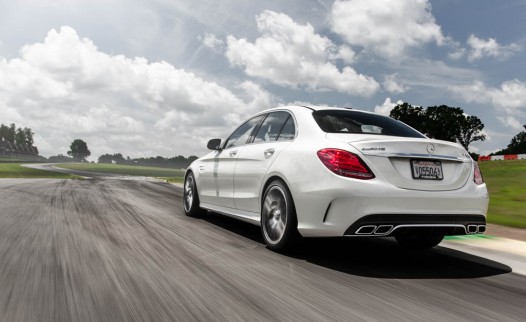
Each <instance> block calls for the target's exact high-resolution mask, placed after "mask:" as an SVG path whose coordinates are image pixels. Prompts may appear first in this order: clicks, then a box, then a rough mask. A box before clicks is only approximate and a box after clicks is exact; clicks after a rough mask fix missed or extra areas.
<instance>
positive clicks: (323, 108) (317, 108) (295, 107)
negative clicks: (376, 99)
mask: <svg viewBox="0 0 526 322" xmlns="http://www.w3.org/2000/svg"><path fill="white" fill-rule="evenodd" d="M283 109H289V110H292V111H294V110H302V109H310V110H313V111H327V110H332V111H334V110H336V111H349V110H352V111H356V112H362V113H368V114H376V113H374V112H371V111H364V110H359V109H354V108H351V107H336V106H320V105H288V106H279V107H275V108H271V109H268V110H265V111H262V112H261V113H268V112H272V111H275V110H283ZM258 114H260V113H258Z"/></svg>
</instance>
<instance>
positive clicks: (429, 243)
mask: <svg viewBox="0 0 526 322" xmlns="http://www.w3.org/2000/svg"><path fill="white" fill-rule="evenodd" d="M395 239H396V241H397V242H398V244H399V245H400V246H401V247H404V248H407V249H419V250H423V249H429V248H433V247H435V246H436V245H438V244H440V242H441V241H442V240H443V239H444V235H442V234H419V235H408V236H406V235H401V236H395Z"/></svg>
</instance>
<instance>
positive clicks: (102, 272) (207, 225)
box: [0, 177, 526, 321]
mask: <svg viewBox="0 0 526 322" xmlns="http://www.w3.org/2000/svg"><path fill="white" fill-rule="evenodd" d="M181 194H182V190H181V189H180V188H178V187H175V186H173V185H170V184H166V183H162V182H149V181H145V180H122V178H109V177H108V178H102V177H98V178H97V177H93V178H92V179H87V180H55V179H0V320H1V321H189V320H202V321H206V320H207V321H218V320H223V321H235V320H251V321H253V320H289V321H326V320H341V321H360V320H365V321H387V320H389V321H464V320H468V321H496V320H497V321H521V320H522V321H524V319H525V317H526V305H525V304H526V277H524V276H521V275H518V274H515V273H513V272H511V269H510V268H509V267H508V266H506V265H503V264H501V263H498V262H494V261H490V260H488V259H485V258H482V257H477V256H473V255H469V254H467V253H463V252H460V251H456V250H452V249H448V248H445V247H437V248H435V249H433V250H431V251H428V252H421V253H414V252H407V251H403V250H401V249H399V248H398V247H397V246H396V243H394V242H393V241H390V240H384V239H373V240H369V239H351V238H349V239H339V240H307V241H306V242H305V244H304V245H303V247H302V248H301V249H300V250H298V251H297V252H296V253H294V254H290V255H280V254H277V253H274V252H271V251H269V250H267V249H266V248H265V246H264V244H263V240H262V238H261V236H260V231H259V228H258V227H256V226H252V225H250V224H246V223H242V222H238V221H236V220H233V219H230V218H227V217H223V216H220V215H216V214H209V215H208V216H207V217H206V218H205V219H192V218H187V217H185V216H184V213H183V210H182V204H181Z"/></svg>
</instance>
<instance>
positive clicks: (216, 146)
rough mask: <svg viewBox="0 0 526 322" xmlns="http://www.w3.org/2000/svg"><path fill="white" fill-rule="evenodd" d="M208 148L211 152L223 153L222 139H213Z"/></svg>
mask: <svg viewBox="0 0 526 322" xmlns="http://www.w3.org/2000/svg"><path fill="white" fill-rule="evenodd" d="M206 147H207V148H208V149H210V150H216V151H221V139H212V140H210V141H208V144H207V145H206Z"/></svg>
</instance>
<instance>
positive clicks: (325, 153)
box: [318, 149, 374, 180]
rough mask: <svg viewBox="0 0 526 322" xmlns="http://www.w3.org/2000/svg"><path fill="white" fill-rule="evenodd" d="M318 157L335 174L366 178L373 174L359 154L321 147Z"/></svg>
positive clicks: (372, 176) (371, 176)
mask: <svg viewBox="0 0 526 322" xmlns="http://www.w3.org/2000/svg"><path fill="white" fill-rule="evenodd" d="M318 158H320V160H321V162H322V163H323V164H324V165H325V166H326V167H327V168H328V169H329V170H331V171H332V172H334V173H336V174H337V175H340V176H344V177H349V178H355V179H363V180H368V179H372V178H374V174H373V173H372V171H371V170H370V169H369V168H368V167H367V165H366V164H365V163H364V162H363V161H362V159H360V157H359V156H357V155H356V154H353V153H351V152H348V151H344V150H340V149H322V150H320V151H318Z"/></svg>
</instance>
